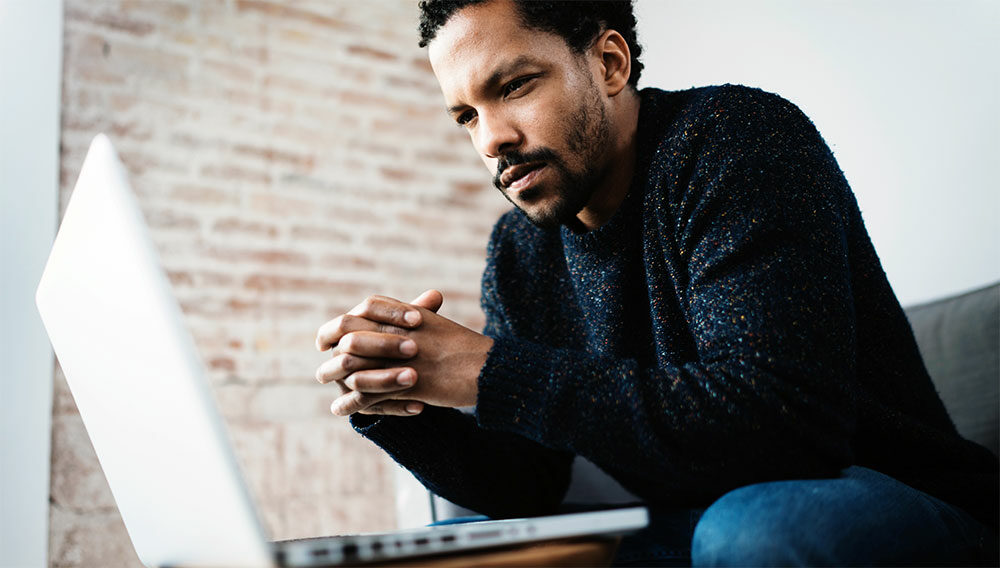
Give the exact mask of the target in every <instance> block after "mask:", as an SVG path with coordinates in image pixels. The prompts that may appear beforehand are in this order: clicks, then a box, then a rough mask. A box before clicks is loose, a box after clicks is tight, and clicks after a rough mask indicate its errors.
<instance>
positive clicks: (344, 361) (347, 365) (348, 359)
mask: <svg viewBox="0 0 1000 568" xmlns="http://www.w3.org/2000/svg"><path fill="white" fill-rule="evenodd" d="M355 361H356V357H353V356H351V355H348V354H346V353H344V354H342V355H340V368H341V369H343V370H344V371H350V370H352V369H354V367H355V365H356V363H355Z"/></svg>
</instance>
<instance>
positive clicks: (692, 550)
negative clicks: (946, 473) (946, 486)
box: [615, 466, 997, 566]
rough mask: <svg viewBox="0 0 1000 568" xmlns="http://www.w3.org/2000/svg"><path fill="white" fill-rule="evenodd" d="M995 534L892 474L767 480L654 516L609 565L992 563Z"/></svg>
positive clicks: (853, 472) (852, 470) (856, 470)
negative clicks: (708, 503)
mask: <svg viewBox="0 0 1000 568" xmlns="http://www.w3.org/2000/svg"><path fill="white" fill-rule="evenodd" d="M996 559H997V540H996V534H995V533H994V532H993V530H992V529H989V528H987V527H985V526H984V525H983V524H981V523H980V522H978V521H976V520H975V519H973V518H972V517H971V516H969V515H968V514H967V513H965V512H964V511H962V510H961V509H959V508H957V507H953V506H951V505H949V504H947V503H945V502H943V501H941V500H939V499H936V498H934V497H931V496H930V495H927V494H925V493H922V492H920V491H917V490H916V489H913V488H912V487H909V486H907V485H905V484H903V483H901V482H899V481H897V480H895V479H893V478H891V477H889V476H886V475H883V474H881V473H878V472H876V471H873V470H870V469H867V468H864V467H859V466H853V467H849V468H847V469H845V470H844V471H843V472H842V474H841V476H840V477H839V478H835V479H809V480H792V481H774V482H768V483H759V484H756V485H748V486H746V487H741V488H739V489H736V490H733V491H731V492H729V493H727V494H725V495H723V496H722V497H721V498H720V499H719V500H718V501H716V502H715V503H713V504H712V505H711V506H710V507H708V508H707V509H704V510H680V511H678V510H673V511H671V510H651V511H650V526H649V527H647V528H646V529H644V530H642V531H640V532H639V533H636V534H634V535H631V536H628V537H625V538H624V539H622V543H621V546H620V547H619V549H618V555H617V556H616V558H615V566H686V565H694V566H859V565H865V566H885V565H907V566H912V565H935V566H937V565H955V564H961V565H976V564H982V565H991V564H992V565H996Z"/></svg>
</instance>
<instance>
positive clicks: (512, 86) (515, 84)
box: [503, 77, 532, 97]
mask: <svg viewBox="0 0 1000 568" xmlns="http://www.w3.org/2000/svg"><path fill="white" fill-rule="evenodd" d="M531 79H532V77H520V78H518V79H514V80H513V81H511V82H510V83H507V84H506V85H504V87H503V96H504V97H507V96H510V94H511V93H513V92H514V91H516V90H518V89H520V88H521V87H523V86H524V84H525V83H527V82H528V81H530V80H531Z"/></svg>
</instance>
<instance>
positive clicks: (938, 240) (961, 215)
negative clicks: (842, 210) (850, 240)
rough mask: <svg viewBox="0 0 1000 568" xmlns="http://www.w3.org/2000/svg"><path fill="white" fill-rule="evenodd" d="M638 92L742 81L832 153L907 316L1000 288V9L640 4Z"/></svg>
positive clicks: (888, 0) (655, 0) (864, 2)
mask: <svg viewBox="0 0 1000 568" xmlns="http://www.w3.org/2000/svg"><path fill="white" fill-rule="evenodd" d="M637 19H638V21H639V34H640V35H639V41H640V43H641V44H642V45H643V46H644V49H645V53H644V56H643V62H644V63H645V64H646V70H645V71H644V72H643V77H642V81H641V82H640V86H656V87H660V88H664V89H684V88H688V87H691V86H700V85H711V84H722V83H741V84H745V85H751V86H756V87H760V88H763V89H764V90H767V91H771V92H776V93H778V94H780V95H782V96H784V97H785V98H787V99H789V100H791V101H792V102H794V103H795V104H797V105H798V106H799V107H800V108H801V109H802V110H803V111H804V112H805V113H806V114H807V115H809V116H810V117H811V118H812V119H813V122H814V123H815V124H816V126H817V128H818V129H819V131H820V132H821V133H822V135H823V137H824V138H825V139H826V141H827V143H828V144H829V145H830V147H831V148H832V149H833V151H834V154H835V155H836V157H837V159H838V161H839V162H840V166H841V168H842V169H843V170H844V172H845V173H846V175H847V179H848V180H849V181H850V183H851V186H852V188H853V189H854V192H855V193H856V194H857V196H858V201H859V203H860V205H861V210H862V213H863V215H864V218H865V222H866V224H867V227H868V230H869V233H870V234H871V236H872V240H873V242H874V243H875V248H876V250H878V252H879V255H880V257H881V259H882V264H883V267H884V268H885V270H886V273H887V274H888V276H889V281H890V283H891V284H892V286H893V288H894V289H895V291H896V294H897V296H899V299H900V301H901V302H902V303H903V304H904V305H908V304H912V303H914V302H920V301H923V300H928V299H933V298H936V297H940V296H942V295H947V294H951V293H955V292H959V291H964V290H968V289H971V288H975V287H978V286H981V285H983V284H987V283H990V282H995V281H997V280H1000V183H998V181H997V178H998V176H1000V172H998V171H997V170H996V167H997V166H998V165H1000V134H998V133H1000V112H998V108H997V107H998V105H1000V66H998V65H997V59H996V58H997V54H1000V31H998V30H1000V2H996V1H993V0H978V1H977V0H961V1H957V0H956V1H944V0H939V1H921V0H880V1H878V2H873V1H870V0H842V1H831V0H825V1H824V0H812V1H808V2H807V1H803V0H670V1H664V0H638V2H637Z"/></svg>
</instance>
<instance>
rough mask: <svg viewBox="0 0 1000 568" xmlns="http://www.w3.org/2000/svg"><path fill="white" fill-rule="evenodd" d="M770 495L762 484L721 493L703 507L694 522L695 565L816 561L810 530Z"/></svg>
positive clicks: (748, 564) (692, 547) (776, 563)
mask: <svg viewBox="0 0 1000 568" xmlns="http://www.w3.org/2000/svg"><path fill="white" fill-rule="evenodd" d="M775 501H776V500H775V499H772V498H771V495H769V493H768V491H767V489H766V487H761V486H748V487H743V488H740V489H736V490H734V491H731V492H730V493H727V494H726V495H724V496H723V497H722V498H720V499H719V500H718V501H716V502H715V503H713V504H712V506H711V507H709V508H708V509H706V510H705V513H704V514H703V515H702V517H701V519H700V520H699V521H698V524H697V526H696V527H695V531H694V537H693V539H692V543H691V560H692V563H693V565H695V566H776V565H780V566H789V565H799V566H801V565H804V564H810V563H812V561H814V560H816V559H815V558H814V555H815V547H813V543H812V542H811V541H812V536H811V535H812V534H814V532H813V531H809V530H804V528H803V527H802V525H801V523H800V522H798V521H797V520H796V519H795V518H793V517H794V515H793V516H789V515H788V511H785V510H783V507H781V506H780V504H779V503H777V502H775Z"/></svg>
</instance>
